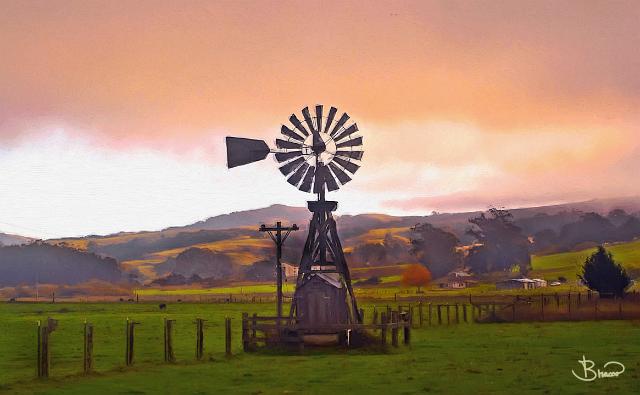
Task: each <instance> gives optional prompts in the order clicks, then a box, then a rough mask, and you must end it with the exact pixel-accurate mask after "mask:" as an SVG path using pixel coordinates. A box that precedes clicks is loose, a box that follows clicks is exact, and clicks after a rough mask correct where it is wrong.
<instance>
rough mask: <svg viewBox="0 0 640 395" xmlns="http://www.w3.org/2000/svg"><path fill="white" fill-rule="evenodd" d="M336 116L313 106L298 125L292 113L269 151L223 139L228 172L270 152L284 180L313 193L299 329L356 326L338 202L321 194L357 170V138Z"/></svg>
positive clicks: (297, 303)
mask: <svg viewBox="0 0 640 395" xmlns="http://www.w3.org/2000/svg"><path fill="white" fill-rule="evenodd" d="M337 115H338V110H337V109H336V108H335V107H330V108H329V112H328V113H327V114H326V116H324V114H323V106H322V105H317V106H316V107H315V115H312V114H311V113H310V111H309V107H305V108H304V109H303V110H302V118H303V120H304V123H303V121H301V120H300V118H298V116H297V115H296V114H292V115H291V116H290V117H289V122H290V124H289V125H282V128H281V134H282V138H278V139H276V142H275V143H276V144H275V145H276V148H275V149H272V148H269V146H268V145H267V143H265V142H264V141H262V140H254V139H246V138H238V137H227V138H226V143H227V165H228V167H229V168H233V167H236V166H241V165H245V164H248V163H252V162H257V161H260V160H263V159H265V158H266V157H267V155H269V154H270V153H273V154H275V158H276V160H277V161H278V162H279V163H280V167H279V169H280V172H281V173H282V174H283V175H284V176H285V177H286V178H287V182H289V183H290V184H291V185H293V186H295V187H296V188H298V189H299V190H301V191H304V192H309V193H313V194H315V195H316V200H311V201H308V202H307V207H308V208H309V211H310V212H311V214H312V215H311V221H310V222H309V233H308V235H307V239H306V242H305V245H304V250H303V252H302V258H301V260H300V266H299V272H298V278H297V281H296V290H295V294H294V297H293V301H292V304H291V311H290V316H291V317H292V318H296V319H297V322H298V324H299V325H300V326H301V327H304V328H309V329H313V328H322V327H328V326H331V325H336V324H349V323H360V322H362V317H360V314H359V310H358V306H357V302H356V298H355V295H354V293H353V288H352V285H351V276H350V273H349V267H348V265H347V261H346V259H345V256H344V251H343V249H342V244H341V243H340V238H339V236H338V231H337V228H336V221H335V219H334V218H333V214H332V213H333V212H334V211H335V210H336V209H337V208H338V202H336V201H329V200H326V199H325V194H326V192H327V191H336V190H338V189H339V188H340V187H341V186H343V185H344V184H346V183H347V182H349V181H351V176H350V175H349V174H351V175H353V174H354V173H355V172H356V171H357V170H358V168H360V161H361V160H362V155H363V151H362V136H360V135H359V134H358V126H357V125H356V123H355V122H352V121H350V117H349V115H347V113H343V114H342V115H340V116H339V117H337Z"/></svg>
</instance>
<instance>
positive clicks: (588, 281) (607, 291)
mask: <svg viewBox="0 0 640 395" xmlns="http://www.w3.org/2000/svg"><path fill="white" fill-rule="evenodd" d="M578 277H579V278H580V279H581V280H582V281H583V282H584V283H585V285H586V286H587V287H589V289H591V290H595V291H598V293H600V294H602V295H605V296H610V295H614V296H616V297H621V296H623V295H624V292H625V290H626V289H627V288H628V287H629V285H630V284H631V279H630V278H629V275H628V274H627V272H626V270H625V269H624V268H623V267H622V266H621V265H620V264H619V263H616V262H615V261H614V259H613V255H611V253H610V252H608V251H607V250H605V248H604V247H603V246H598V250H597V251H596V252H594V253H593V254H592V255H591V256H589V257H588V258H587V259H586V261H585V262H584V266H583V267H582V274H581V275H578Z"/></svg>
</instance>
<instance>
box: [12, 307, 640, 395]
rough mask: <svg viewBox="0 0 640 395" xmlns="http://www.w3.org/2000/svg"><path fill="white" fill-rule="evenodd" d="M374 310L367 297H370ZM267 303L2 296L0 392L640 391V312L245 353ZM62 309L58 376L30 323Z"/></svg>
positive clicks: (56, 340)
mask: <svg viewBox="0 0 640 395" xmlns="http://www.w3.org/2000/svg"><path fill="white" fill-rule="evenodd" d="M366 308H367V309H370V308H371V306H366ZM271 310H273V306H272V305H271V304H255V305H243V304H215V305H212V304H170V305H169V306H168V308H167V311H166V312H161V311H159V310H158V308H157V305H155V304H3V305H0V317H1V318H2V320H0V334H1V336H0V355H1V356H2V358H0V383H1V384H0V392H6V393H52V394H55V393H65V394H69V393H72V394H73V393H78V394H87V393H91V394H102V393H128V394H144V393H149V394H158V393H188V394H207V393H244V394H272V393H273V394H275V393H277V394H282V393H318V394H321V393H322V394H324V393H331V392H333V393H346V392H348V393H363V394H364V393H367V394H368V393H404V394H410V393H444V392H446V393H481V394H485V393H512V392H513V391H514V390H516V389H517V391H518V392H519V393H559V392H561V393H569V394H570V393H594V394H602V393H615V394H625V393H629V394H631V393H638V392H639V391H640V342H638V339H640V323H638V322H630V321H626V322H625V321H600V322H575V323H573V322H565V323H529V324H460V325H451V326H441V327H425V328H422V329H418V330H414V331H413V339H412V346H411V348H406V347H400V348H398V349H394V350H391V351H390V352H389V353H386V354H384V353H377V354H366V353H362V352H357V351H350V352H345V353H335V352H334V353H328V352H324V353H322V352H314V351H309V352H308V353H307V354H304V355H292V356H283V355H267V354H244V353H242V352H241V347H240V342H239V340H240V338H239V336H240V334H239V329H240V323H239V318H240V315H241V312H242V311H250V312H258V313H269V312H271ZM47 316H52V317H55V318H57V319H58V320H59V327H58V329H57V330H56V331H55V332H54V333H53V335H52V338H51V339H52V340H51V342H52V350H51V352H52V355H53V357H52V367H51V372H52V377H51V378H50V379H49V380H35V379H34V378H33V377H34V375H35V338H36V329H35V322H36V320H38V319H46V317H47ZM225 316H231V317H232V318H233V320H234V324H233V331H234V332H233V336H234V340H235V341H234V344H233V346H234V347H233V352H234V354H235V355H234V356H233V357H231V358H229V359H227V358H225V357H224V355H223V352H222V351H223V349H224V346H223V343H224V340H223V337H222V333H223V328H222V327H223V318H224V317H225ZM127 317H130V318H132V319H135V320H136V321H139V322H141V325H140V326H138V327H137V335H136V365H135V366H134V367H132V368H124V367H123V359H124V356H123V351H124V350H123V349H124V333H123V332H124V322H125V319H126V318H127ZM164 317H170V318H173V319H176V332H175V350H176V356H177V359H178V362H177V363H176V364H172V365H167V364H163V363H161V361H162V352H163V351H162V319H163V318H164ZM196 317H202V318H205V319H208V320H209V321H208V325H209V327H208V328H207V330H206V335H205V343H206V344H205V349H206V351H207V354H208V355H207V361H205V362H197V363H196V362H194V361H193V354H194V346H195V340H194V339H195V334H194V333H195V325H194V324H193V323H192V321H193V319H194V318H196ZM85 319H87V320H89V321H90V322H92V323H93V324H94V326H95V351H94V352H95V367H96V371H97V372H96V373H95V374H93V375H91V376H88V377H84V376H81V375H79V374H78V373H79V372H80V371H81V369H82V360H81V358H82V324H83V322H84V320H85ZM582 355H585V356H586V357H587V358H588V359H591V360H594V361H595V362H596V363H597V364H598V365H597V366H598V367H601V365H602V364H604V363H605V362H607V361H609V360H616V361H620V362H622V363H623V364H624V365H625V366H626V371H625V373H623V375H621V376H620V377H618V378H611V379H600V380H597V381H595V382H591V383H584V382H581V381H578V380H577V379H576V378H574V377H573V375H572V373H571V370H572V369H575V370H576V372H577V371H578V369H579V368H580V365H578V363H577V360H578V359H580V358H581V357H582Z"/></svg>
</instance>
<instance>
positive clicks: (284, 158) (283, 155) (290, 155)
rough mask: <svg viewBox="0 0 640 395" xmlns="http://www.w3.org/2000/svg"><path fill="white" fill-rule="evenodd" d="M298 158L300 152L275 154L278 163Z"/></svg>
mask: <svg viewBox="0 0 640 395" xmlns="http://www.w3.org/2000/svg"><path fill="white" fill-rule="evenodd" d="M298 156H302V151H290V152H278V153H277V154H276V159H277V160H278V162H284V161H287V160H289V159H293V158H296V157H298Z"/></svg>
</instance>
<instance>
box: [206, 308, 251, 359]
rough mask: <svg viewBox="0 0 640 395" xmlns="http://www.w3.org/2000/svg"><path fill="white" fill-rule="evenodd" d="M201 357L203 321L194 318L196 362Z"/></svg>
mask: <svg viewBox="0 0 640 395" xmlns="http://www.w3.org/2000/svg"><path fill="white" fill-rule="evenodd" d="M243 339H244V338H243ZM202 357H204V320H203V319H202V318H196V360H198V361H201V360H202Z"/></svg>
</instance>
